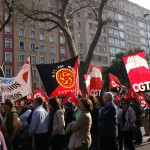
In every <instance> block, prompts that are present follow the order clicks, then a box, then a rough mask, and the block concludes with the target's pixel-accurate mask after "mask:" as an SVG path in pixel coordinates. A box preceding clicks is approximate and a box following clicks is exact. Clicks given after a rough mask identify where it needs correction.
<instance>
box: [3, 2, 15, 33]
mask: <svg viewBox="0 0 150 150" xmlns="http://www.w3.org/2000/svg"><path fill="white" fill-rule="evenodd" d="M14 3H15V0H0V12H2V14H1V16H0V32H1V31H2V30H3V29H4V28H5V26H6V25H7V24H8V23H9V21H10V20H11V18H12V13H13V7H14ZM5 12H6V13H7V17H6V18H5V19H3V13H5Z"/></svg>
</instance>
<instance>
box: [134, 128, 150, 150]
mask: <svg viewBox="0 0 150 150" xmlns="http://www.w3.org/2000/svg"><path fill="white" fill-rule="evenodd" d="M141 131H142V134H144V129H143V127H142V128H141ZM148 139H149V137H148V136H146V137H145V136H143V143H142V144H141V145H139V146H136V148H135V149H136V150H150V142H147V140H148Z"/></svg>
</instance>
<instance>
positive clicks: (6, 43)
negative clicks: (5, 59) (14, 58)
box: [5, 39, 12, 48]
mask: <svg viewBox="0 0 150 150" xmlns="http://www.w3.org/2000/svg"><path fill="white" fill-rule="evenodd" d="M5 48H12V40H11V39H5Z"/></svg>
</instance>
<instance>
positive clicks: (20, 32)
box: [19, 28, 25, 37]
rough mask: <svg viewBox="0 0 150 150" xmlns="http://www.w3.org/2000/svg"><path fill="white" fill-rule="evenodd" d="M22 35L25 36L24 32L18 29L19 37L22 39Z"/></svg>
mask: <svg viewBox="0 0 150 150" xmlns="http://www.w3.org/2000/svg"><path fill="white" fill-rule="evenodd" d="M24 35H25V32H24V29H21V28H20V29H19V36H21V37H24Z"/></svg>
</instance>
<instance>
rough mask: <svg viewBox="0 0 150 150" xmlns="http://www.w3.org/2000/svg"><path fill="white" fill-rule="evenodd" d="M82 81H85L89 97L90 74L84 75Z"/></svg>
mask: <svg viewBox="0 0 150 150" xmlns="http://www.w3.org/2000/svg"><path fill="white" fill-rule="evenodd" d="M84 79H85V84H86V88H87V92H88V95H90V74H85V75H84Z"/></svg>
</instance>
